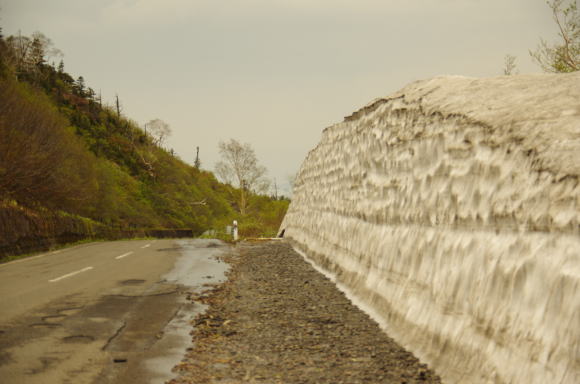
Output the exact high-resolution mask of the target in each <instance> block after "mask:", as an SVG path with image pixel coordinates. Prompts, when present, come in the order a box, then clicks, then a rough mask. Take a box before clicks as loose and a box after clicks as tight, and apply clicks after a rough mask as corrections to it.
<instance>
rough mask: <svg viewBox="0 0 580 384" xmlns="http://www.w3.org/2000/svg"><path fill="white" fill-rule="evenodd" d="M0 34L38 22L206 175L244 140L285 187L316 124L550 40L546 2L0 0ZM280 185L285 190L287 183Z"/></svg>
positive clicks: (69, 64)
mask: <svg viewBox="0 0 580 384" xmlns="http://www.w3.org/2000/svg"><path fill="white" fill-rule="evenodd" d="M0 25H1V26H2V28H3V32H4V35H6V36H8V35H10V34H16V33H18V31H19V30H21V31H22V34H24V35H30V34H31V33H32V32H34V31H37V30H38V31H40V32H42V33H44V34H45V35H46V36H48V37H49V38H51V39H52V40H53V42H54V44H55V46H56V47H57V48H59V49H61V50H62V51H63V52H64V54H65V57H64V62H65V69H66V70H67V71H68V72H69V73H71V74H72V75H73V76H74V77H75V78H76V77H78V76H79V75H82V76H83V77H84V78H85V81H86V83H87V85H88V86H91V87H92V88H93V89H95V90H97V91H98V90H99V89H100V90H101V91H102V94H103V98H104V100H105V101H107V102H108V103H110V104H112V102H113V99H114V95H115V93H118V94H119V97H120V99H121V102H122V104H123V109H124V114H125V115H126V116H127V117H129V118H132V119H134V120H136V121H137V122H138V123H140V124H141V125H143V124H144V123H145V122H147V121H149V120H151V119H153V118H160V119H162V120H164V121H166V122H167V123H169V124H170V126H171V127H172V129H173V136H172V137H171V138H170V139H169V140H168V143H167V146H168V147H170V148H173V149H174V150H175V151H176V152H177V153H178V154H179V155H180V156H181V158H182V159H184V160H185V161H187V162H189V163H192V162H193V159H194V157H195V147H196V146H199V147H200V157H201V160H202V167H203V168H205V169H209V170H213V167H214V164H215V162H216V161H217V160H218V159H219V154H218V150H217V144H218V142H219V141H220V140H228V139H229V138H236V139H238V140H240V141H242V142H248V143H250V144H251V145H252V146H253V147H254V148H255V150H256V154H257V156H258V159H259V160H260V162H261V163H262V164H263V165H265V166H266V167H267V168H268V169H269V176H270V177H272V178H274V177H275V178H276V179H277V181H278V184H279V185H280V186H281V187H282V189H286V190H287V189H288V185H287V184H288V175H290V174H293V173H295V172H296V171H297V170H298V168H299V167H300V164H301V162H302V161H303V159H304V157H305V156H306V153H307V152H308V151H309V150H310V149H312V148H313V147H314V146H315V145H316V144H317V143H318V141H319V139H320V133H321V131H322V130H323V129H324V128H325V127H327V126H329V125H332V124H334V123H337V122H339V121H341V120H342V118H343V117H344V116H346V115H348V114H350V113H351V112H352V111H354V110H356V109H358V108H359V107H361V106H363V105H365V104H366V103H367V102H369V101H371V100H372V99H374V98H376V97H381V96H386V95H388V94H390V93H393V92H395V91H397V90H398V89H400V88H402V87H403V86H404V85H406V84H407V83H409V82H411V81H414V80H418V79H424V78H429V77H432V76H436V75H445V74H453V75H466V76H476V77H488V76H497V75H500V74H501V72H502V68H503V60H504V56H505V55H506V54H508V53H509V54H512V55H515V56H517V61H516V63H517V65H518V69H519V70H520V72H521V73H530V72H539V71H540V69H539V67H537V66H536V65H535V64H533V63H532V61H531V59H530V57H529V54H528V50H529V49H534V48H535V47H536V46H537V43H538V41H539V38H540V37H544V38H546V39H548V40H549V41H550V40H554V39H556V36H557V31H556V28H555V25H554V23H553V21H552V19H551V13H550V10H549V8H548V7H547V5H546V3H545V1H544V0H244V1H242V0H50V1H49V0H0ZM286 193H287V192H286Z"/></svg>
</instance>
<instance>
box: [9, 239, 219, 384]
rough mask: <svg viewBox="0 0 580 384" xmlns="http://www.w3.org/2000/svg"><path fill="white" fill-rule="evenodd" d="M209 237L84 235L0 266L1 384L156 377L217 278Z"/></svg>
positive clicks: (169, 363)
mask: <svg viewBox="0 0 580 384" xmlns="http://www.w3.org/2000/svg"><path fill="white" fill-rule="evenodd" d="M227 249H228V247H227V246H225V245H224V244H223V243H219V242H217V241H212V240H138V241H118V242H106V243H91V244H87V245H82V246H77V247H73V248H69V249H65V250H61V251H58V252H53V253H47V254H43V255H39V256H36V257H32V258H27V259H21V260H18V261H16V262H12V263H8V264H3V265H0V377H1V378H2V383H5V384H10V383H24V382H26V383H31V384H34V383H67V382H70V383H126V382H142V383H156V382H164V381H165V380H167V379H169V378H171V377H172V374H171V368H172V367H173V365H175V364H176V363H177V362H179V360H180V359H181V357H182V356H183V354H184V353H185V349H186V348H187V347H188V346H189V337H188V332H189V330H190V329H189V327H190V326H189V320H190V319H191V318H192V317H193V316H195V314H197V313H199V311H201V310H202V309H203V306H201V305H200V304H193V303H190V302H189V303H188V302H187V301H186V300H185V297H186V296H187V295H189V294H191V293H192V292H195V291H196V290H199V289H202V288H203V286H204V284H212V283H216V282H218V281H221V280H223V279H224V275H223V274H224V271H225V270H226V268H227V266H226V265H225V264H223V263H220V262H219V261H218V260H216V258H215V256H216V255H218V254H221V253H223V252H226V251H227Z"/></svg>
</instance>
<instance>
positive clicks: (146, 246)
mask: <svg viewBox="0 0 580 384" xmlns="http://www.w3.org/2000/svg"><path fill="white" fill-rule="evenodd" d="M150 246H151V244H146V245H144V246H142V247H141V248H148V247H150Z"/></svg>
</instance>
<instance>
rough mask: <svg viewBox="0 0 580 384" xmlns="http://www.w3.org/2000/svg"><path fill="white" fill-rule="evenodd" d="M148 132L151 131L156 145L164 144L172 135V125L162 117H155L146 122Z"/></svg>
mask: <svg viewBox="0 0 580 384" xmlns="http://www.w3.org/2000/svg"><path fill="white" fill-rule="evenodd" d="M145 130H146V132H147V131H149V134H150V135H151V137H153V143H154V144H155V145H159V146H161V145H163V142H164V141H165V139H167V138H168V137H169V136H171V127H170V126H169V124H167V123H166V122H165V121H163V120H161V119H153V120H151V121H149V122H148V123H147V124H145Z"/></svg>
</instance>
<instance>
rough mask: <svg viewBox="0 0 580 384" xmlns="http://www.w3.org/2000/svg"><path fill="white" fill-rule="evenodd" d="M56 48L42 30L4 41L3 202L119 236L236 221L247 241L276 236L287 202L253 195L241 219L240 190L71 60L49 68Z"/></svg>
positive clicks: (0, 59) (0, 110) (0, 60)
mask: <svg viewBox="0 0 580 384" xmlns="http://www.w3.org/2000/svg"><path fill="white" fill-rule="evenodd" d="M50 49H52V47H51V44H50V40H48V39H46V37H44V36H43V35H42V34H39V33H35V34H34V35H33V36H32V37H31V38H28V37H23V36H18V37H13V36H11V37H8V38H7V39H3V38H0V201H4V202H10V204H11V205H12V206H13V205H14V204H17V205H20V206H23V207H26V208H28V209H33V210H36V211H37V212H44V211H46V210H47V209H48V210H50V211H59V212H63V213H66V214H70V215H75V216H79V217H82V218H89V219H91V220H93V221H95V222H97V223H100V224H103V225H106V226H107V227H109V228H118V229H119V230H127V229H143V228H190V229H192V230H193V233H194V234H201V233H202V232H203V231H205V230H207V229H210V228H223V227H225V225H226V224H227V223H229V222H231V220H233V219H234V218H235V219H238V220H239V221H240V225H241V227H240V232H241V234H242V235H244V234H245V235H248V236H255V235H272V234H274V233H275V231H276V229H277V228H278V225H279V223H280V221H281V220H282V217H283V216H284V214H285V211H286V208H287V206H288V201H287V200H285V199H283V200H277V199H271V198H270V197H267V196H258V195H253V196H251V200H252V203H251V204H250V206H251V207H252V209H250V210H249V211H248V213H247V214H246V215H244V216H243V217H240V215H239V214H238V213H237V212H236V210H235V202H234V201H235V199H234V196H236V195H237V192H238V191H237V190H236V189H235V188H233V187H231V186H229V185H225V184H222V183H220V182H218V181H217V179H216V178H215V177H214V175H213V174H212V173H211V172H207V171H203V170H200V169H198V168H196V167H192V166H190V165H188V164H186V163H185V162H183V161H182V160H180V159H179V158H177V157H176V156H174V155H173V154H172V153H170V152H168V151H167V150H165V149H163V148H160V147H159V146H157V145H156V144H155V141H154V139H153V138H152V137H151V136H149V135H147V134H146V133H145V132H144V131H143V130H141V129H140V128H139V127H138V126H137V124H136V123H134V122H132V121H131V120H129V119H127V118H125V117H124V116H123V115H122V114H120V113H119V111H117V110H115V109H113V108H111V107H108V106H104V105H102V103H101V100H100V97H97V96H96V94H95V92H94V91H93V90H92V89H91V88H88V87H86V85H85V83H84V79H83V78H82V77H79V78H78V79H77V80H74V79H73V78H72V77H71V76H70V75H69V74H67V73H66V72H65V71H64V65H63V64H62V62H61V64H60V65H59V66H58V68H55V67H53V66H51V65H49V64H47V63H46V62H45V56H47V54H48V51H49V50H50ZM1 207H2V205H1V204H0V209H1ZM244 228H245V229H246V232H247V233H244Z"/></svg>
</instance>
